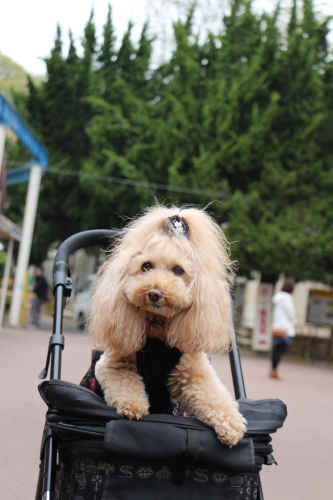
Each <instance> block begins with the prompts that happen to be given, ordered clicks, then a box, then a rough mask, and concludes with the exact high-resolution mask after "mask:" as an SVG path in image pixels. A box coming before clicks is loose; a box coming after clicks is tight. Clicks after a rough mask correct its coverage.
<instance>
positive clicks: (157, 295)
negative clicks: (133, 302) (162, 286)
mask: <svg viewBox="0 0 333 500" xmlns="http://www.w3.org/2000/svg"><path fill="white" fill-rule="evenodd" d="M148 297H149V300H150V301H151V302H158V301H159V300H160V299H161V298H162V297H163V293H162V292H161V290H158V289H157V288H152V289H151V290H149V292H148Z"/></svg>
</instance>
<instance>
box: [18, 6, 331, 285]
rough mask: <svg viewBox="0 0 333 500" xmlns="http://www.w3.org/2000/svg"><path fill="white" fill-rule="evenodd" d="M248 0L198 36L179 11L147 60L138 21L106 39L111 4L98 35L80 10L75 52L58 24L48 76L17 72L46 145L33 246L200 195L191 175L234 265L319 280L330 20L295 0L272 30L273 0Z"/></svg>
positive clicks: (325, 215) (326, 232) (325, 243)
mask: <svg viewBox="0 0 333 500" xmlns="http://www.w3.org/2000/svg"><path fill="white" fill-rule="evenodd" d="M252 3H253V2H252V1H251V0H231V1H230V10H229V14H228V15H225V17H224V19H223V24H224V28H223V31H222V32H221V33H220V34H219V35H212V34H209V33H208V34H207V36H206V39H204V40H202V38H199V36H198V35H197V34H196V33H195V32H194V29H193V25H192V24H193V23H192V20H193V15H194V11H193V9H192V10H190V11H189V14H188V17H187V19H186V20H185V21H184V22H181V21H179V22H177V23H175V25H174V39H175V48H174V51H173V53H172V56H171V57H170V60H168V61H166V62H165V63H164V64H162V65H161V66H160V67H158V68H155V69H152V67H151V63H150V57H151V52H152V42H153V40H152V39H151V38H150V37H149V35H148V26H147V25H144V27H143V29H142V33H141V38H140V40H139V42H138V43H137V44H134V43H133V42H132V34H131V33H132V24H131V23H129V25H128V29H127V31H126V32H125V34H124V36H123V39H122V41H121V43H120V46H119V48H117V43H116V38H115V32H114V27H113V24H112V10H111V7H110V8H109V10H108V15H107V19H106V23H105V25H104V30H103V36H102V40H101V41H100V43H99V42H98V41H97V38H96V34H95V27H94V22H93V14H91V16H90V18H89V20H88V23H87V25H86V28H85V31H84V38H83V42H82V45H83V55H82V56H79V55H78V53H77V51H76V48H75V45H74V42H73V40H72V36H71V34H70V35H69V36H70V47H69V52H68V54H67V55H65V56H64V55H63V51H62V37H61V31H60V28H58V30H57V35H56V39H55V44H54V48H53V50H52V51H51V54H50V56H49V57H48V58H47V59H46V60H45V62H46V66H47V73H48V78H47V80H46V81H45V82H43V83H42V84H41V85H39V86H36V85H35V83H34V82H33V81H31V80H29V82H28V86H29V95H28V97H26V98H22V97H20V98H19V96H17V97H16V102H17V104H18V105H19V106H20V110H21V109H22V113H23V114H24V116H25V117H26V118H27V119H28V120H29V122H30V123H31V125H32V127H33V128H34V129H35V130H36V132H37V133H38V135H39V136H40V137H41V139H42V140H43V142H44V144H45V145H46V146H47V148H48V150H49V153H50V170H49V173H47V174H46V175H45V177H44V178H43V182H42V191H41V195H40V202H39V210H38V220H37V225H36V231H35V237H34V247H33V256H32V258H33V259H35V260H36V261H37V260H41V256H42V254H43V253H45V251H46V249H47V247H48V245H50V243H52V242H54V240H58V239H64V238H65V237H67V236H69V235H70V234H73V233H74V232H77V231H79V230H84V229H90V228H97V227H100V228H101V227H110V226H119V224H120V223H121V221H120V219H119V215H118V214H120V215H122V216H133V215H135V214H136V213H137V212H138V211H139V210H141V209H142V208H144V207H145V206H147V205H150V204H152V203H153V201H154V200H153V197H152V195H153V194H154V195H155V196H157V197H158V198H159V199H160V200H164V199H166V200H167V201H170V202H173V203H174V202H179V203H195V204H200V205H206V204H207V203H208V202H210V201H212V195H210V194H207V196H199V195H198V194H194V193H193V194H189V192H188V189H189V188H190V189H196V190H198V189H200V190H206V191H207V193H208V192H211V191H214V192H220V193H223V194H221V196H220V197H219V198H218V201H220V203H214V204H213V205H211V206H210V211H211V212H212V213H213V214H214V215H215V217H216V218H217V219H218V221H219V222H220V223H221V224H223V227H227V236H228V239H229V240H230V241H231V242H232V245H231V248H232V257H233V258H234V259H236V260H238V262H239V272H240V274H243V275H248V274H249V273H250V272H251V270H253V269H255V270H257V271H260V272H261V273H262V276H263V279H264V280H269V281H274V280H275V279H276V278H277V276H278V275H279V273H281V272H284V273H285V274H289V275H292V276H293V277H295V278H296V279H315V280H322V281H325V282H327V283H331V282H332V277H331V275H330V269H331V268H332V266H333V248H332V247H333V244H332V241H333V226H332V223H331V221H332V220H333V209H332V207H331V202H330V198H331V193H332V187H333V186H332V184H333V158H332V146H331V145H332V130H333V112H332V110H333V63H332V61H331V54H330V51H329V46H328V42H327V35H328V29H329V28H328V23H329V19H328V18H324V19H319V18H318V17H316V16H315V14H314V7H313V2H312V1H311V0H302V2H300V1H299V2H297V1H296V0H294V1H293V3H292V5H291V9H290V14H289V20H288V23H287V25H286V26H285V27H284V28H285V29H281V19H280V17H281V16H280V14H281V10H280V7H279V5H278V4H277V6H276V9H275V11H274V12H273V13H272V14H267V13H263V14H260V15H258V14H256V13H255V12H254V10H253V6H252ZM300 3H301V5H302V12H301V15H299V14H298V12H299V9H298V6H299V4H300ZM52 167H53V168H54V167H55V168H57V169H59V170H60V171H62V172H63V174H64V175H55V174H54V173H53V172H52ZM67 171H71V172H72V174H73V175H71V176H68V175H65V173H67ZM112 179H113V181H112ZM119 179H120V181H121V179H124V180H125V181H128V182H129V183H130V182H133V183H135V181H146V182H154V183H159V184H163V185H170V186H178V187H179V188H183V189H184V192H183V193H182V192H178V193H177V194H176V195H175V194H174V193H173V192H172V191H171V190H169V191H168V190H165V191H161V190H156V189H155V190H152V189H149V188H144V187H138V186H134V185H130V184H122V183H121V182H118V181H119ZM11 189H13V188H11ZM17 189H18V188H17ZM185 190H186V192H185ZM9 210H10V207H9ZM12 212H14V210H13V209H12Z"/></svg>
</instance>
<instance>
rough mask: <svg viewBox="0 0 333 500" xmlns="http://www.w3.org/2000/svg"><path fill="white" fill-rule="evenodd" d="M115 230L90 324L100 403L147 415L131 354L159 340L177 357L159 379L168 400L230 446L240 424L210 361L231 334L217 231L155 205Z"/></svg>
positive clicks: (224, 250)
mask: <svg viewBox="0 0 333 500" xmlns="http://www.w3.org/2000/svg"><path fill="white" fill-rule="evenodd" d="M120 234H121V236H120V238H119V240H118V242H117V243H116V245H115V246H114V248H113V249H112V250H111V251H110V255H109V256H108V258H107V260H106V262H105V263H104V265H103V266H102V270H101V273H100V279H99V284H98V286H97V287H96V290H95V293H94V295H93V298H92V304H91V309H90V311H91V312H90V318H89V330H90V333H91V335H92V338H93V342H94V344H95V345H96V347H97V348H98V349H101V350H103V351H104V354H103V355H102V356H101V358H100V360H99V361H98V363H97V365H96V371H95V374H96V378H97V380H98V382H99V383H100V385H101V387H102V389H103V391H104V397H105V400H106V403H107V404H108V405H110V406H115V407H116V410H117V412H118V414H119V415H122V416H124V417H127V418H129V419H140V418H141V417H143V416H144V415H147V414H149V407H150V400H149V397H148V394H147V391H146V388H145V384H144V380H143V377H142V376H141V374H139V373H138V369H137V354H138V353H139V352H140V351H142V350H144V346H145V344H146V341H147V339H159V341H161V343H163V345H166V346H168V348H171V349H175V350H177V352H179V356H178V358H177V363H176V365H175V366H174V367H173V369H172V371H171V372H170V373H169V375H168V380H167V382H166V386H167V390H168V391H169V397H170V398H171V401H173V402H178V403H181V405H182V406H183V407H184V408H185V409H186V413H187V415H188V416H191V417H195V418H197V419H199V420H201V421H202V422H204V423H205V424H206V425H208V426H210V427H213V428H214V430H215V432H216V434H217V437H218V439H219V440H220V441H221V442H222V443H224V444H226V445H227V446H229V447H230V448H231V447H232V446H234V445H235V444H237V442H238V441H239V440H240V439H241V438H242V437H243V435H244V432H245V431H246V420H245V419H244V418H243V416H242V415H241V414H240V413H239V411H238V403H237V402H236V401H235V400H233V398H232V397H231V395H230V393H229V392H228V391H227V389H226V388H225V387H224V386H223V385H222V383H221V382H220V380H219V378H218V377H217V375H216V373H215V371H214V370H213V368H212V366H211V364H210V361H209V358H208V356H207V353H212V352H219V353H220V352H223V351H225V350H229V349H230V346H231V341H232V338H233V335H234V333H233V326H232V305H231V301H230V291H229V288H230V283H231V281H232V278H233V272H232V264H231V261H230V259H229V247H228V244H227V241H226V239H225V236H224V234H223V232H222V230H221V229H220V227H219V225H218V224H217V223H216V222H215V221H214V220H213V219H212V218H211V217H210V215H208V214H207V213H206V212H205V211H204V210H201V209H197V208H192V207H190V208H186V207H185V208H178V207H171V208H167V207H165V206H162V205H157V206H154V207H153V208H148V209H147V210H146V211H145V212H144V213H143V214H141V215H140V216H138V217H137V218H135V219H134V220H133V221H131V222H130V223H129V224H128V225H127V226H126V227H125V228H123V229H122V230H121V231H120Z"/></svg>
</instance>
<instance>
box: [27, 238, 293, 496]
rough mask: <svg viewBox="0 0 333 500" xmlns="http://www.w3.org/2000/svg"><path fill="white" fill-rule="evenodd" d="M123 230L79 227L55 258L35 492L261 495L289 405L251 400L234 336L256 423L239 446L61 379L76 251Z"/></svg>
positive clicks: (198, 426) (235, 362) (241, 395)
mask: <svg viewBox="0 0 333 500" xmlns="http://www.w3.org/2000/svg"><path fill="white" fill-rule="evenodd" d="M115 236H117V231H112V230H94V231H85V232H82V233H78V234H76V235H74V236H71V237H70V238H68V239H67V240H65V241H64V242H63V243H62V244H61V246H60V247H59V249H58V252H57V255H56V258H55V264H54V289H53V292H54V321H53V333H52V335H51V338H50V342H49V347H48V352H47V360H46V366H45V368H44V370H43V371H42V372H41V373H40V375H39V378H41V379H45V378H46V376H47V373H48V369H49V365H50V380H49V381H45V382H43V383H41V384H40V386H39V392H40V395H41V397H42V398H43V400H44V402H45V403H46V404H47V406H48V411H47V413H46V422H45V427H44V432H43V437H42V444H41V451H40V471H39V477H38V483H37V491H36V497H35V498H36V500H106V499H110V500H121V499H124V500H141V499H142V500H143V499H144V500H155V499H156V500H157V499H158V500H170V499H174V498H175V499H178V498H179V499H180V498H182V499H188V500H190V499H191V500H199V499H203V498H207V499H226V500H231V499H237V500H248V499H251V500H252V499H253V500H255V499H259V500H262V499H263V493H262V490H261V485H260V478H259V472H260V470H261V468H262V466H263V465H264V464H265V465H271V464H273V463H276V462H275V460H274V458H273V456H272V451H273V449H272V445H271V436H270V434H272V433H274V432H276V430H277V429H278V428H280V427H282V425H283V422H284V420H285V418H286V415H287V412H286V406H285V405H284V404H283V403H282V402H281V401H280V400H277V399H263V400H259V401H253V400H250V399H247V398H246V394H245V387H244V381H243V375H242V369H241V363H240V358H239V354H238V350H237V346H236V344H235V345H233V348H232V351H231V352H230V365H231V372H232V378H233V384H234V391H235V397H236V399H237V400H238V402H239V409H240V412H241V413H242V414H243V415H244V417H245V418H246V420H247V422H248V424H247V432H246V434H245V436H244V438H243V439H242V440H241V441H240V442H239V443H238V444H237V445H236V446H234V447H233V448H232V449H229V448H228V447H227V446H225V445H223V444H221V443H220V441H219V440H218V439H217V437H216V435H215V432H214V430H213V429H211V428H209V427H207V426H206V425H204V424H203V423H201V422H200V421H199V420H196V419H194V418H184V416H180V415H179V414H178V415H172V414H168V415H167V414H150V415H148V416H146V417H143V418H142V419H140V420H139V421H130V420H127V419H125V418H122V417H120V416H119V415H118V414H117V413H116V411H115V409H114V408H113V407H110V406H107V405H106V403H105V401H104V400H103V399H102V398H101V397H100V396H99V395H98V394H96V392H94V391H93V390H90V389H91V388H87V387H84V386H82V385H75V384H73V383H70V382H65V381H63V380H61V356H62V350H63V348H64V345H65V341H64V336H63V334H62V320H63V310H64V307H65V304H66V300H67V297H69V296H70V294H71V283H72V282H71V278H70V272H69V267H68V264H67V260H68V257H69V255H70V254H71V253H73V252H75V251H76V250H78V249H80V248H85V247H89V246H93V245H98V246H99V247H100V248H101V247H109V246H110V242H111V240H112V238H113V237H115ZM88 373H89V372H88ZM91 375H93V369H92V371H91V372H90V375H89V376H91ZM88 386H89V385H88ZM208 397H209V395H208Z"/></svg>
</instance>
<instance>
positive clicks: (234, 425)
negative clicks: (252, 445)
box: [215, 412, 247, 448]
mask: <svg viewBox="0 0 333 500" xmlns="http://www.w3.org/2000/svg"><path fill="white" fill-rule="evenodd" d="M246 424H247V422H246V420H245V418H244V417H243V416H242V415H241V414H240V413H239V412H237V413H236V414H234V415H233V416H232V417H230V418H228V419H225V420H223V421H222V422H221V423H220V424H219V425H218V426H216V427H215V432H216V435H217V437H218V438H219V440H220V441H221V443H223V444H226V445H227V446H229V448H232V447H233V446H235V445H236V444H237V443H238V441H240V440H241V439H242V437H243V436H244V433H245V432H246Z"/></svg>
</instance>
